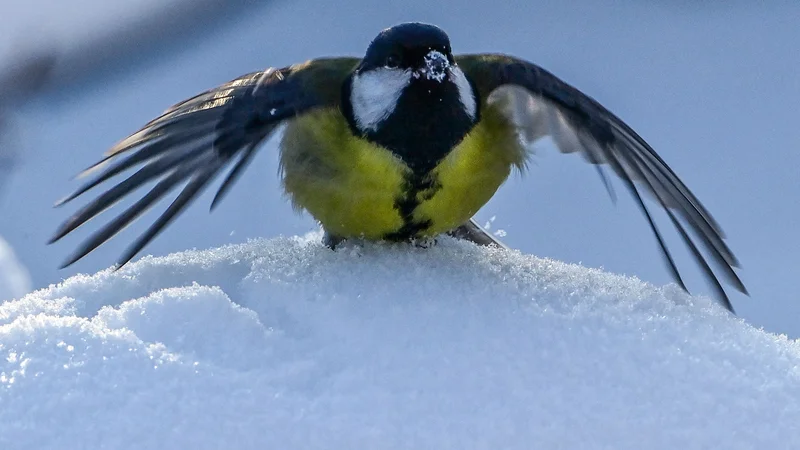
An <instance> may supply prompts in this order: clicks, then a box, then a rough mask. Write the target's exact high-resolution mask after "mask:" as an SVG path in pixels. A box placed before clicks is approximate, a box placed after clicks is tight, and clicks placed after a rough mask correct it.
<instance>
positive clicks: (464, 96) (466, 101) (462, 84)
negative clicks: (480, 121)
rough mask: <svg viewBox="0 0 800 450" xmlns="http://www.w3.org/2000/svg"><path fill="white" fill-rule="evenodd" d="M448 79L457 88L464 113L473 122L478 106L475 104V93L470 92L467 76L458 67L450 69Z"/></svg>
mask: <svg viewBox="0 0 800 450" xmlns="http://www.w3.org/2000/svg"><path fill="white" fill-rule="evenodd" d="M450 79H451V80H452V81H453V83H454V84H455V85H456V87H457V88H458V97H459V99H460V100H461V104H462V105H463V106H464V111H465V112H466V113H467V115H469V116H470V118H472V119H473V120H474V119H475V115H476V113H477V110H478V105H477V103H476V102H475V92H473V90H472V85H470V84H469V80H467V76H466V75H464V72H462V71H461V69H459V68H458V67H451V68H450Z"/></svg>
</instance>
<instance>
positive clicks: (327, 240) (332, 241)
mask: <svg viewBox="0 0 800 450" xmlns="http://www.w3.org/2000/svg"><path fill="white" fill-rule="evenodd" d="M343 241H344V238H343V237H341V236H337V235H335V234H331V233H330V232H328V231H325V234H324V235H322V243H323V244H325V246H326V247H328V248H329V249H331V250H336V247H338V246H339V244H341V243H342V242H343Z"/></svg>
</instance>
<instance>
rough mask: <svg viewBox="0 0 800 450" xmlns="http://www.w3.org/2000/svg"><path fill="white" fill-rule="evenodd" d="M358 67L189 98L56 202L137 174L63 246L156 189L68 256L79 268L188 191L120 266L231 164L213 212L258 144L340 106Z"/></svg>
mask: <svg viewBox="0 0 800 450" xmlns="http://www.w3.org/2000/svg"><path fill="white" fill-rule="evenodd" d="M357 64H358V59H355V58H330V59H318V60H312V61H309V62H306V63H304V64H299V65H295V66H290V67H285V68H282V69H268V70H265V71H259V72H253V73H249V74H247V75H243V76H241V77H239V78H236V79H234V80H232V81H230V82H228V83H225V84H222V85H220V86H218V87H216V88H214V89H210V90H208V91H205V92H203V93H201V94H198V95H196V96H194V97H192V98H189V99H187V100H184V101H182V102H180V103H178V104H176V105H174V106H172V107H170V108H169V109H167V110H166V111H165V112H164V113H163V114H161V115H160V116H158V117H156V118H155V119H153V120H151V121H150V122H148V123H147V124H145V125H144V126H143V127H142V128H141V129H140V130H138V131H137V132H135V133H133V134H132V135H130V136H129V137H127V138H125V139H123V140H122V141H120V142H119V143H117V144H116V145H114V146H113V147H111V148H110V149H109V150H108V151H107V152H106V153H105V156H104V157H103V158H102V159H101V160H100V161H99V162H98V163H96V164H94V165H92V166H91V167H89V168H88V169H86V170H85V171H84V172H82V173H81V174H80V176H87V175H89V176H91V175H93V178H91V179H90V180H89V181H87V182H85V183H83V184H82V185H81V186H80V187H78V189H76V190H75V191H74V192H73V193H71V194H70V195H68V196H67V197H65V198H64V199H63V200H61V201H59V202H58V203H57V204H56V205H57V206H58V205H63V204H65V203H69V202H71V201H73V200H75V199H76V198H78V197H80V196H82V195H84V194H85V193H86V192H88V191H90V190H92V189H95V188H96V187H97V186H100V185H101V184H103V183H106V182H109V181H111V180H113V179H115V177H117V176H119V175H121V174H123V173H124V172H126V171H128V170H133V169H136V168H138V169H137V170H136V171H135V172H134V173H133V174H132V175H130V176H128V177H127V178H125V179H123V180H122V181H120V182H118V183H117V184H116V185H113V186H112V187H111V188H109V189H107V190H106V191H105V192H102V193H101V194H99V195H98V196H97V197H96V198H95V199H94V200H92V201H90V202H89V203H87V204H86V205H85V206H83V207H82V208H80V209H79V210H78V211H77V212H75V213H74V214H73V215H72V216H71V217H70V218H69V219H67V220H66V221H65V222H64V223H62V224H61V226H60V227H59V228H58V229H57V230H56V232H55V234H54V235H53V237H52V239H51V240H50V242H51V243H52V242H55V241H58V240H59V239H61V238H63V237H64V236H66V235H68V234H70V233H71V232H73V231H74V230H75V229H77V228H78V227H80V226H82V225H84V224H85V223H87V222H88V221H90V220H92V219H93V218H95V217H97V216H98V215H100V214H101V213H102V212H103V211H105V210H107V209H109V208H111V207H112V206H113V205H114V204H116V203H117V202H119V201H120V200H122V199H123V198H125V197H126V196H128V195H130V194H131V193H132V192H134V191H136V190H138V189H139V188H141V187H143V186H144V185H145V184H147V183H150V182H155V185H154V186H153V187H152V188H151V189H150V191H148V192H147V193H146V194H145V195H144V196H142V197H141V198H140V199H139V200H138V201H136V202H135V203H134V204H132V205H131V206H129V207H128V208H127V209H125V210H124V211H122V212H121V213H120V214H119V215H117V216H116V217H115V218H113V219H112V220H111V221H109V222H108V223H107V224H106V225H105V226H103V227H101V228H100V229H99V230H97V231H96V232H95V233H93V234H92V235H91V236H90V237H89V238H88V239H87V240H86V241H85V242H83V244H81V245H80V246H79V247H78V249H77V250H76V251H75V252H74V253H72V254H71V255H70V257H69V258H67V260H66V262H65V263H64V266H63V267H66V266H68V265H70V264H73V263H75V262H76V261H78V260H79V259H81V258H83V257H84V256H86V255H87V254H89V253H90V252H92V251H93V250H95V249H96V248H97V247H99V246H100V245H102V244H103V243H105V242H106V241H108V240H109V239H111V238H112V237H113V236H115V235H116V234H117V233H119V232H120V231H121V230H122V229H124V228H125V227H127V226H128V225H129V224H131V223H132V222H133V221H134V220H136V219H137V218H139V217H140V216H141V215H142V214H143V213H144V212H146V211H147V210H148V209H150V208H151V207H152V206H153V205H154V204H155V203H156V202H157V201H158V200H159V199H161V198H163V197H164V196H166V195H167V194H168V193H169V192H171V191H173V190H174V189H176V188H177V187H178V186H180V185H183V188H182V190H181V191H180V192H179V193H178V195H177V196H176V198H175V199H174V200H173V201H172V203H171V204H170V205H169V206H168V207H167V209H166V210H165V211H164V212H163V213H162V214H161V215H160V216H159V217H158V218H157V219H156V220H155V222H154V223H153V224H152V225H151V226H150V227H149V228H148V229H147V230H146V231H145V232H144V233H143V234H142V235H141V236H139V238H138V239H137V240H136V241H134V243H133V244H132V245H131V246H130V247H129V248H128V249H127V250H126V252H125V253H124V254H123V255H122V257H121V258H120V259H119V261H118V265H119V267H121V266H122V265H124V264H125V263H127V262H128V261H130V260H131V258H133V257H134V256H136V254H138V253H139V252H140V251H141V250H142V249H143V248H144V247H145V246H146V245H147V244H148V243H149V242H150V241H152V239H154V238H155V237H156V236H157V235H158V234H159V233H161V231H163V230H164V228H165V227H166V226H167V225H169V224H170V223H171V222H172V221H173V220H174V219H175V218H176V217H177V216H178V215H179V214H180V213H181V212H182V211H183V210H184V209H185V208H186V207H187V206H188V205H189V204H190V203H192V201H193V200H195V199H196V197H197V196H198V195H199V194H200V193H201V192H202V191H203V190H204V189H205V188H206V187H207V186H208V185H209V183H210V182H211V181H212V180H213V179H214V178H215V177H216V176H217V175H219V174H220V173H221V172H223V171H224V170H225V168H226V167H229V166H232V169H231V170H230V171H229V172H228V174H227V176H226V177H225V179H224V181H223V182H222V184H221V186H220V187H219V189H218V191H217V193H216V195H215V197H214V200H213V201H212V209H213V207H214V206H216V205H217V204H218V203H219V202H220V201H221V200H222V198H223V197H224V196H225V194H226V193H228V192H229V190H230V188H231V186H232V185H233V184H234V183H235V182H236V180H238V179H239V177H240V176H241V175H242V173H243V171H244V169H245V168H246V167H247V166H248V164H250V162H251V161H252V159H253V157H254V155H255V153H256V151H257V150H258V148H259V144H260V143H261V142H263V141H264V140H265V139H266V138H268V137H269V136H270V135H271V134H272V133H273V132H274V131H275V130H276V129H277V128H278V126H279V125H280V124H281V123H282V122H283V121H285V120H287V119H291V118H293V117H296V116H298V115H300V114H304V113H306V112H308V111H310V110H312V109H314V108H319V107H338V105H339V101H340V95H341V94H340V92H341V85H342V84H343V83H344V81H345V79H346V78H347V76H348V75H349V74H350V72H351V70H352V69H353V68H354V67H355V66H356V65H357Z"/></svg>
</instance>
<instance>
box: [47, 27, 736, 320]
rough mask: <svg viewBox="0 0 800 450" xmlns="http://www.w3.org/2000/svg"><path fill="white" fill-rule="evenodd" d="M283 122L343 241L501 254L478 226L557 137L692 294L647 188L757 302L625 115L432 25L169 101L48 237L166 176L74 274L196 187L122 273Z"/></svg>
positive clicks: (290, 152)
mask: <svg viewBox="0 0 800 450" xmlns="http://www.w3.org/2000/svg"><path fill="white" fill-rule="evenodd" d="M283 124H285V125H286V127H285V131H284V133H283V138H282V140H281V142H280V168H281V176H282V182H283V187H284V190H285V192H286V194H287V195H288V197H289V198H290V199H291V202H292V204H293V205H294V206H295V207H296V208H297V209H299V210H304V211H307V212H308V213H310V214H311V215H312V216H313V217H314V218H315V219H316V220H317V221H319V223H320V224H321V225H322V227H323V229H324V230H325V238H324V239H325V242H326V243H327V244H328V245H329V246H331V247H335V246H336V245H337V244H338V243H339V242H340V241H342V240H343V239H353V238H359V239H367V240H387V241H410V240H418V239H423V240H424V239H429V238H431V237H435V236H437V235H440V234H442V233H450V234H452V235H455V236H457V237H461V238H464V239H468V240H471V241H474V242H477V243H479V244H498V245H499V243H498V242H497V241H496V240H495V239H494V238H493V237H492V236H491V235H490V234H488V233H486V232H485V231H483V229H481V228H480V226H478V225H477V224H476V223H475V222H474V221H473V220H472V219H471V218H472V216H473V215H474V214H475V213H476V212H477V211H478V209H480V208H481V206H483V205H484V204H485V203H486V202H487V201H488V200H489V199H490V198H491V197H492V196H493V195H494V193H495V191H496V190H497V188H498V187H500V185H501V184H502V183H503V182H504V181H505V180H506V179H507V178H508V176H509V174H510V173H511V172H512V169H518V170H519V171H522V170H523V169H524V168H525V165H526V160H527V158H528V156H529V154H530V151H529V144H531V143H533V142H534V141H537V140H538V139H540V138H542V137H544V136H550V137H551V138H552V139H553V141H554V142H555V144H556V146H557V147H558V148H559V150H560V151H561V152H564V153H573V152H578V153H580V154H582V155H583V156H584V158H585V159H586V160H587V161H588V162H590V163H592V164H594V165H596V167H597V168H598V171H599V173H600V174H601V177H602V180H603V182H604V183H605V185H606V188H607V189H608V190H609V193H610V194H612V195H613V189H612V188H611V184H610V182H609V180H608V179H607V178H606V175H605V172H604V171H603V168H602V166H601V165H607V166H608V167H610V168H611V170H612V171H613V172H614V173H616V174H617V175H618V176H619V177H620V178H621V179H622V181H623V183H624V185H625V186H626V187H627V189H628V190H629V191H630V193H631V194H632V195H633V197H634V199H635V201H636V203H637V205H638V206H639V208H640V209H641V211H642V212H643V213H644V215H645V217H646V218H647V221H648V222H649V224H650V227H651V228H652V231H653V233H654V234H655V238H656V240H657V241H658V245H659V246H660V249H661V252H662V253H663V256H664V257H665V260H666V263H667V266H668V267H669V270H670V272H671V274H672V276H673V277H674V279H675V280H676V282H677V283H678V284H679V285H680V286H681V287H682V288H683V289H686V286H685V285H684V283H683V281H682V279H681V276H680V274H679V272H678V269H677V267H676V265H675V262H674V260H673V258H672V256H671V255H670V252H669V250H668V249H667V246H666V244H665V241H664V239H663V238H662V235H661V233H660V232H659V230H658V228H657V226H656V224H655V222H654V220H653V217H652V216H651V215H650V212H649V211H648V209H647V207H646V206H645V203H644V201H643V199H642V193H647V194H650V195H651V196H652V197H653V198H654V199H655V201H656V202H657V203H658V204H659V205H660V206H661V207H663V208H664V209H665V210H666V212H667V215H668V217H669V219H670V221H671V222H672V224H673V225H674V226H675V227H676V229H677V231H678V233H679V234H680V236H681V237H682V238H683V241H684V242H685V243H686V245H687V246H688V248H689V250H690V251H691V253H692V255H693V256H694V258H695V260H696V261H697V263H698V265H699V266H700V269H701V270H702V271H703V273H704V275H705V276H706V278H708V279H709V280H710V282H711V283H712V285H713V286H714V287H715V291H716V294H717V295H716V296H717V298H718V299H719V300H720V302H721V303H722V304H723V305H724V306H725V307H726V308H728V309H729V310H731V311H732V307H731V304H730V301H729V299H728V296H727V295H726V292H725V290H724V289H723V287H722V285H721V283H720V281H719V279H718V278H717V275H716V272H715V271H714V270H712V268H711V265H710V264H709V262H711V263H713V264H714V265H715V266H716V270H717V271H718V272H719V273H721V278H723V279H724V280H725V281H726V282H727V283H729V284H731V285H732V286H733V287H734V288H735V289H737V290H739V291H741V292H743V293H746V290H745V287H744V285H743V284H742V282H741V280H740V279H739V277H738V276H737V274H736V272H735V271H734V268H735V267H738V263H737V260H736V258H735V256H734V255H733V253H732V252H731V250H730V249H729V248H728V246H727V245H726V244H725V242H724V236H723V233H722V231H721V229H720V227H719V225H718V224H717V222H716V221H715V220H714V219H713V218H712V217H711V214H709V212H708V211H707V210H706V208H705V207H703V205H702V204H701V203H700V201H699V200H698V199H697V198H696V197H695V196H694V195H693V194H692V193H691V192H690V191H689V189H688V188H687V187H686V186H685V185H684V184H683V182H681V181H680V179H679V178H678V177H677V176H676V175H675V173H674V172H673V171H672V170H671V169H670V168H669V167H668V166H667V164H666V163H665V162H664V160H662V159H661V157H660V156H659V155H658V154H656V152H655V151H654V150H653V149H652V148H651V147H650V145H648V144H647V143H646V142H645V141H644V139H642V138H641V137H640V136H639V135H638V134H637V133H636V132H635V131H633V130H632V129H631V128H630V127H629V126H628V125H626V124H625V123H624V122H623V121H622V120H621V119H619V118H618V117H617V116H615V115H614V114H613V113H611V112H610V111H608V110H607V109H606V108H605V107H603V106H602V105H600V104H599V103H598V102H597V101H595V100H593V99H592V98H590V97H588V96H587V95H585V94H584V93H582V92H581V91H579V90H578V89H576V88H574V87H572V86H570V85H569V84H567V83H565V82H564V81H562V80H561V79H559V78H557V77H556V76H554V75H553V74H551V73H550V72H548V71H546V70H544V69H542V68H541V67H539V66H537V65H535V64H533V63H530V62H528V61H524V60H522V59H519V58H515V57H512V56H507V55H501V54H471V55H458V56H455V55H454V54H453V51H452V48H451V46H450V39H449V38H448V36H447V34H445V32H444V31H442V30H441V29H440V28H438V27H436V26H433V25H429V24H423V23H404V24H400V25H397V26H394V27H391V28H388V29H385V30H383V31H381V32H380V33H379V34H378V36H377V37H375V39H374V40H373V41H372V42H371V43H370V45H369V47H368V48H367V51H366V54H365V55H364V57H363V58H352V57H340V58H319V59H313V60H310V61H307V62H305V63H302V64H297V65H293V66H289V67H284V68H281V69H274V68H270V69H267V70H264V71H259V72H253V73H250V74H247V75H244V76H241V77H239V78H236V79H234V80H232V81H230V82H228V83H226V84H223V85H221V86H219V87H216V88H214V89H211V90H209V91H206V92H203V93H201V94H199V95H197V96H195V97H192V98H190V99H188V100H186V101H183V102H181V103H178V104H177V105H174V106H172V107H171V108H169V109H168V110H167V111H166V112H164V113H163V114H162V115H161V116H159V117H157V118H156V119H154V120H152V121H151V122H149V123H147V124H146V125H145V126H144V127H143V128H141V129H140V130H139V131H137V132H136V133H134V134H132V135H131V136H130V137H128V138H126V139H124V140H122V141H121V142H119V143H118V144H117V145H115V146H114V147H112V148H111V149H110V150H109V151H108V152H107V153H106V154H105V157H104V158H103V159H102V160H101V161H100V162H98V163H97V164H95V165H93V166H92V167H90V168H89V169H87V170H86V171H85V172H84V173H90V172H95V171H98V170H102V171H101V172H100V173H97V174H96V176H95V177H94V178H93V179H91V180H90V181H88V182H86V183H85V184H83V185H82V186H80V187H79V188H78V189H77V190H76V191H75V192H74V193H72V194H71V195H69V196H68V197H66V198H65V199H63V200H61V201H60V202H59V203H57V204H64V203H66V202H68V201H71V200H73V199H75V198H76V197H78V196H80V195H81V194H83V193H85V192H87V191H89V190H90V189H92V188H94V187H96V186H98V185H100V184H101V183H103V182H105V181H107V180H109V179H111V178H112V177H115V176H117V175H120V174H122V173H123V172H126V171H128V170H129V169H133V168H137V167H138V170H137V171H136V172H134V173H133V174H132V175H130V176H129V177H127V178H125V179H124V180H122V181H121V182H119V183H118V184H116V185H115V186H113V187H111V188H110V189H108V190H107V191H105V192H103V193H102V194H100V195H99V196H98V197H97V198H96V199H94V200H93V201H91V202H90V203H88V204H87V205H86V206H84V207H83V208H81V209H80V210H78V211H77V212H76V213H75V214H73V215H72V216H71V217H70V218H69V219H68V220H67V221H65V222H64V223H63V224H62V225H61V227H60V228H59V229H58V230H57V231H56V233H55V235H54V236H53V238H52V239H51V241H50V242H54V241H57V240H59V239H61V238H62V237H64V236H66V235H67V234H69V233H70V232H71V231H73V230H75V229H76V228H78V227H79V226H81V225H83V224H84V223H86V222H87V221H89V220H90V219H92V218H94V217H95V216H96V215H98V214H99V213H100V212H102V211H103V210H105V209H106V208H109V207H110V206H112V205H113V204H114V203H116V202H117V201H119V200H120V199H122V198H123V197H124V196H126V195H127V194H129V193H130V192H132V191H134V190H135V189H137V188H139V187H140V186H142V185H143V184H145V183H147V182H150V181H155V182H156V183H155V185H154V186H153V187H152V189H151V190H150V191H149V192H148V193H147V194H145V195H144V196H143V197H142V198H140V199H139V200H138V201H136V202H135V203H134V204H133V205H132V206H130V207H128V208H127V209H126V210H124V211H123V212H121V213H120V214H119V215H118V216H116V218H114V219H113V220H111V221H110V222H109V223H108V224H106V225H105V226H103V227H102V228H100V229H99V230H98V231H96V232H95V233H94V234H93V235H92V236H91V237H89V238H88V239H87V240H86V241H85V242H84V243H83V245H81V246H80V247H79V248H78V249H77V250H76V251H75V252H74V253H73V254H72V255H71V256H70V257H69V258H68V259H67V261H66V262H65V264H64V266H62V267H66V266H67V265H70V264H72V263H74V262H75V261H77V260H79V259H80V258H82V257H83V256H85V255H86V254H88V253H89V252H91V251H92V250H94V249H95V248H97V247H98V246H99V245H101V244H102V243H104V242H106V241H107V240H108V239H110V238H111V237H112V236H114V235H115V234H116V233H117V232H119V231H120V230H122V229H123V228H124V227H125V226H127V225H128V224H130V223H131V222H132V221H133V220H135V219H136V218H137V217H139V216H140V215H141V214H142V213H143V212H144V211H145V210H147V209H148V207H150V206H151V205H153V203H154V202H156V201H157V200H159V199H160V198H161V197H162V196H164V195H165V194H167V193H168V192H170V191H172V190H173V189H174V188H176V187H177V186H179V185H182V186H183V187H182V190H181V191H180V193H179V194H178V195H177V197H176V198H175V200H174V201H173V202H172V203H171V204H170V205H169V207H168V208H167V209H166V211H164V212H163V214H162V215H161V216H160V217H158V219H157V220H156V221H155V222H154V223H153V224H152V225H151V226H150V228H149V229H148V230H147V231H146V232H145V233H144V234H143V235H142V236H140V237H139V238H138V239H137V240H136V241H135V242H134V243H133V245H132V246H131V247H130V248H129V249H128V250H127V251H126V252H125V254H124V255H122V257H121V258H120V259H119V261H118V264H119V266H122V265H123V264H125V263H126V262H128V261H129V260H130V259H131V258H133V257H134V256H135V255H136V254H137V253H138V252H139V251H140V250H142V248H143V247H144V246H145V245H146V244H147V243H148V242H150V241H151V240H152V239H153V238H154V237H155V236H156V235H157V234H158V233H159V232H160V231H161V230H163V229H164V227H165V226H166V225H167V224H169V223H170V222H171V221H172V220H173V219H174V218H175V217H176V215H177V214H178V213H180V212H181V211H183V210H184V208H185V207H186V206H187V205H188V204H189V203H190V202H191V201H192V200H193V199H195V198H196V196H197V195H198V193H200V192H201V191H202V190H203V189H204V188H206V187H207V186H208V184H209V183H210V182H211V181H212V179H213V178H214V177H215V176H217V175H218V174H220V172H222V171H223V170H224V169H226V168H229V167H230V170H229V171H228V172H227V176H226V177H225V178H224V180H223V181H222V183H221V185H220V187H219V189H218V191H217V193H216V196H215V197H214V199H213V201H212V203H211V208H212V209H213V208H214V206H215V205H217V204H218V203H219V201H220V200H221V199H222V198H223V197H224V196H225V194H226V193H227V192H228V191H229V189H230V187H231V186H232V185H233V183H234V182H235V181H236V180H237V179H238V178H239V177H240V176H241V174H242V172H243V171H244V169H245V168H246V167H247V165H248V164H249V163H250V162H251V161H252V159H253V156H254V155H255V154H256V150H258V149H259V148H260V144H261V143H262V142H263V141H264V140H266V139H267V138H269V137H270V136H271V135H272V134H273V133H274V132H275V131H276V130H277V129H278V128H279V126H280V125H283ZM690 232H691V233H693V234H694V238H693V237H692V236H690V234H689V233H690ZM701 250H702V251H704V252H705V254H707V255H708V258H709V260H707V259H706V256H704V254H703V253H702V252H701Z"/></svg>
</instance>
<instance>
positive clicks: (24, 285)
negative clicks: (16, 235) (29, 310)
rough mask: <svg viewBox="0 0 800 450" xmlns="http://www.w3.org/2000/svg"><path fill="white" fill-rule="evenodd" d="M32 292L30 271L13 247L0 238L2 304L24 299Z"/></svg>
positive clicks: (0, 297)
mask: <svg viewBox="0 0 800 450" xmlns="http://www.w3.org/2000/svg"><path fill="white" fill-rule="evenodd" d="M30 290H31V277H30V274H28V270H27V269H26V268H25V267H24V266H23V265H22V264H21V263H20V262H19V260H17V256H16V255H15V254H14V250H13V249H12V248H11V246H10V245H8V243H7V242H6V241H5V240H4V239H3V238H2V237H0V302H2V301H3V300H10V299H12V298H16V297H22V296H23V295H25V294H27V293H28V292H30Z"/></svg>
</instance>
